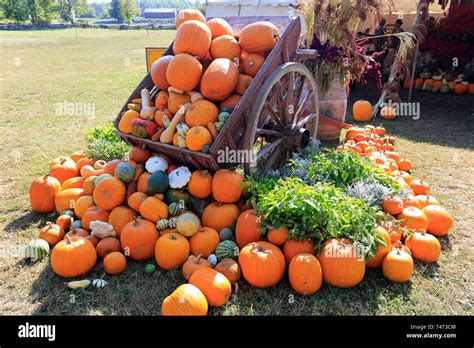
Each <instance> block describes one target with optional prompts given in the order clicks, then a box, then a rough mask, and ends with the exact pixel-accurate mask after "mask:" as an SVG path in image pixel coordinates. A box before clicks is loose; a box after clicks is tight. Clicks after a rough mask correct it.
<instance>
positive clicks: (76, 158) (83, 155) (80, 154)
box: [71, 151, 88, 166]
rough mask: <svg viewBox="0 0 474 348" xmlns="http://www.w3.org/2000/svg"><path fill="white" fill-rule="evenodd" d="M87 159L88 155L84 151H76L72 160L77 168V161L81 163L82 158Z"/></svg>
mask: <svg viewBox="0 0 474 348" xmlns="http://www.w3.org/2000/svg"><path fill="white" fill-rule="evenodd" d="M87 157H88V155H87V153H86V152H84V151H74V152H73V153H72V154H71V159H72V160H73V161H74V162H75V163H76V166H77V161H79V160H80V159H81V158H87Z"/></svg>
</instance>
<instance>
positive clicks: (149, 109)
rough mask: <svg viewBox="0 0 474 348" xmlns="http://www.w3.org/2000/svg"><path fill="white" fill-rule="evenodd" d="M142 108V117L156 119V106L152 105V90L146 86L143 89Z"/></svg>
mask: <svg viewBox="0 0 474 348" xmlns="http://www.w3.org/2000/svg"><path fill="white" fill-rule="evenodd" d="M141 96H142V110H141V111H140V118H143V119H145V120H154V119H155V112H156V108H155V107H154V106H150V91H149V90H148V89H146V88H143V89H142V92H141Z"/></svg>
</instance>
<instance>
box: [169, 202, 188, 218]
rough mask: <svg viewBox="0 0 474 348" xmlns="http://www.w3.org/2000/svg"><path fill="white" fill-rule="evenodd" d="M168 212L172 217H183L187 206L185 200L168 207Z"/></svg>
mask: <svg viewBox="0 0 474 348" xmlns="http://www.w3.org/2000/svg"><path fill="white" fill-rule="evenodd" d="M168 212H169V213H170V215H171V216H176V215H181V214H184V213H185V212H186V206H185V205H184V200H182V199H181V200H179V202H173V203H171V204H170V205H169V206H168Z"/></svg>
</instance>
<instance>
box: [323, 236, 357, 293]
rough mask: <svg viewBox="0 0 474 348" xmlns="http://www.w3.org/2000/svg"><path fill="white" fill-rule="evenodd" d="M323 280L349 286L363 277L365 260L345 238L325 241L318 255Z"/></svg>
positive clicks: (333, 284) (336, 284)
mask: <svg viewBox="0 0 474 348" xmlns="http://www.w3.org/2000/svg"><path fill="white" fill-rule="evenodd" d="M319 262H320V263H321V268H322V270H323V278H324V281H325V282H326V283H327V284H329V285H332V286H337V287H340V288H349V287H352V286H356V285H357V284H359V283H360V282H361V281H362V279H363V278H364V274H365V261H364V259H363V258H362V257H360V255H358V254H357V250H356V248H355V247H354V245H353V243H352V241H350V240H349V239H347V238H334V239H330V240H328V241H326V242H325V243H324V244H323V246H322V250H321V254H320V255H319Z"/></svg>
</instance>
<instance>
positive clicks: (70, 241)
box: [66, 234, 72, 244]
mask: <svg viewBox="0 0 474 348" xmlns="http://www.w3.org/2000/svg"><path fill="white" fill-rule="evenodd" d="M66 238H67V240H68V241H69V244H72V240H71V237H69V235H68V234H66Z"/></svg>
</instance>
